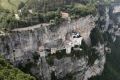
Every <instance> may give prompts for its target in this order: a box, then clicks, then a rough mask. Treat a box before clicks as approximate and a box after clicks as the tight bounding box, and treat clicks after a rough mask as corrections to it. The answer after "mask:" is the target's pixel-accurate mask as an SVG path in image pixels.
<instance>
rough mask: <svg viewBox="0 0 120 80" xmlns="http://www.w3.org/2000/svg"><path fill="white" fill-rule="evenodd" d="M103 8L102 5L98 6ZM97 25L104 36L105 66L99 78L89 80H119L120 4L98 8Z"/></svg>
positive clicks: (115, 3)
mask: <svg viewBox="0 0 120 80" xmlns="http://www.w3.org/2000/svg"><path fill="white" fill-rule="evenodd" d="M100 6H103V5H100ZM99 10H100V12H101V13H100V19H99V24H100V26H99V27H100V28H101V31H102V32H103V34H104V41H105V43H106V48H105V50H106V51H108V52H109V53H110V54H107V55H106V64H105V68H104V71H103V73H102V74H101V75H100V76H96V77H92V78H91V79H90V80H120V77H119V74H120V70H119V68H120V64H119V63H120V62H119V56H120V46H119V44H120V31H119V28H120V25H119V24H120V20H119V19H120V2H119V1H118V2H114V3H111V4H110V5H109V6H105V7H100V9H99Z"/></svg>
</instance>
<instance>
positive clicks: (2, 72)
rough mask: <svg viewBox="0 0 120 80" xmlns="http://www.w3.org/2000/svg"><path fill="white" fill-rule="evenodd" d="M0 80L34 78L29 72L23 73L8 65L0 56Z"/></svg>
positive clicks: (28, 79)
mask: <svg viewBox="0 0 120 80" xmlns="http://www.w3.org/2000/svg"><path fill="white" fill-rule="evenodd" d="M0 80H36V79H35V78H34V77H32V76H30V75H29V74H25V73H23V72H22V71H20V70H19V69H17V68H14V67H13V66H12V65H10V64H9V63H8V62H7V61H6V60H5V59H3V57H1V56H0Z"/></svg>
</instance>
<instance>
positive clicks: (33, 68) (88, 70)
mask: <svg viewBox="0 0 120 80" xmlns="http://www.w3.org/2000/svg"><path fill="white" fill-rule="evenodd" d="M100 6H101V5H100ZM103 6H104V5H102V7H103ZM104 9H105V11H104V12H106V15H104V16H106V20H104V21H105V22H106V23H105V24H104V25H103V27H102V26H100V27H102V29H103V30H99V28H100V27H98V26H99V24H98V23H99V21H100V20H101V21H102V19H104V16H102V17H101V14H99V16H100V18H99V16H96V17H93V16H91V15H89V16H86V17H82V18H80V19H77V20H72V21H65V22H64V23H62V24H61V25H59V26H51V25H49V24H46V23H44V24H39V25H35V26H30V27H27V28H17V29H14V30H12V31H10V32H9V34H7V35H1V36H0V45H1V46H0V52H1V54H2V55H4V56H5V58H6V59H8V60H9V61H10V62H11V63H12V64H14V65H15V66H16V67H19V68H20V69H21V70H23V71H24V72H26V73H30V74H32V75H34V76H35V77H36V78H37V79H38V80H88V78H90V77H91V76H95V75H98V74H101V73H102V71H103V69H104V64H105V60H106V58H105V50H106V49H107V50H108V47H106V44H105V43H104V41H103V40H102V36H101V34H102V31H103V33H104V32H105V31H107V30H108V29H109V27H108V26H109V24H110V23H111V22H110V21H111V20H110V17H109V13H108V12H110V11H109V9H110V8H109V7H104ZM99 10H101V9H99ZM100 12H101V11H100ZM114 12H115V13H116V10H115V11H114ZM99 19H100V20H99ZM97 21H98V23H97ZM112 29H113V28H112ZM109 31H112V30H109ZM116 34H117V32H116ZM114 39H115V38H114ZM114 39H113V41H114ZM107 50H106V51H107Z"/></svg>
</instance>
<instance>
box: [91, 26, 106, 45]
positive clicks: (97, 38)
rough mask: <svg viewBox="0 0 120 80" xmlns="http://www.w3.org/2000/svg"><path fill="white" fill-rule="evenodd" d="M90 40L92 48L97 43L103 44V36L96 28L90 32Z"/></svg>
mask: <svg viewBox="0 0 120 80" xmlns="http://www.w3.org/2000/svg"><path fill="white" fill-rule="evenodd" d="M90 38H91V43H92V45H93V46H96V45H97V44H98V43H99V42H100V43H103V42H104V38H103V34H102V33H101V32H100V31H99V29H98V28H94V29H93V30H92V31H91V34H90Z"/></svg>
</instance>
